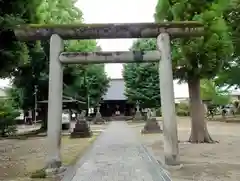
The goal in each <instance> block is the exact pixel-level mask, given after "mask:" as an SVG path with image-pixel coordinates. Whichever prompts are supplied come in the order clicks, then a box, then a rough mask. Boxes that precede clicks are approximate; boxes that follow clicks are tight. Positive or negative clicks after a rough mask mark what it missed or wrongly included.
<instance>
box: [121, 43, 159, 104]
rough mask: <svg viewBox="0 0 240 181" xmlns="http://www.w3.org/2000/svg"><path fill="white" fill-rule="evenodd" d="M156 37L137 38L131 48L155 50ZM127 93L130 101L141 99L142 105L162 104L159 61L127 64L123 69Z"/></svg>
mask: <svg viewBox="0 0 240 181" xmlns="http://www.w3.org/2000/svg"><path fill="white" fill-rule="evenodd" d="M155 49H156V41H155V40H154V39H143V40H137V41H135V42H134V43H133V46H132V48H131V50H135V51H146V50H155ZM123 78H124V81H125V87H126V88H125V95H126V96H127V98H128V100H129V101H130V102H136V101H139V103H140V104H141V106H142V107H157V106H160V90H159V75H158V64H157V63H132V64H125V65H124V69H123Z"/></svg>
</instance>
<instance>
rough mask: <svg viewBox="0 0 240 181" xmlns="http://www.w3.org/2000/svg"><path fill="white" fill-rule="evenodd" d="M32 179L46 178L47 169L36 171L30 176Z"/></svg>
mask: <svg viewBox="0 0 240 181" xmlns="http://www.w3.org/2000/svg"><path fill="white" fill-rule="evenodd" d="M30 177H31V178H46V177H47V174H46V171H45V169H40V170H36V171H35V172H33V173H32V174H31V175H30Z"/></svg>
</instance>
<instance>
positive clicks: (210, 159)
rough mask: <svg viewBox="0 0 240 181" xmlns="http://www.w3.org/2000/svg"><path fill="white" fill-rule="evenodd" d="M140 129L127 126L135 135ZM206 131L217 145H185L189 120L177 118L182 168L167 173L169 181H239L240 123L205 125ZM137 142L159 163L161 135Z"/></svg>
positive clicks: (150, 136)
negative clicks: (169, 177)
mask: <svg viewBox="0 0 240 181" xmlns="http://www.w3.org/2000/svg"><path fill="white" fill-rule="evenodd" d="M239 120H240V118H239ZM159 123H160V124H161V122H159ZM143 126H144V123H139V124H131V127H134V129H135V130H136V131H138V132H140V130H141V129H142V128H143ZM208 129H209V132H210V134H211V136H212V138H213V139H214V140H217V141H219V143H217V144H189V143H187V142H185V141H186V140H188V138H189V134H190V119H189V118H178V136H179V140H180V143H179V150H180V151H179V152H180V160H181V163H182V165H181V166H179V167H174V168H173V167H172V168H169V169H168V170H169V172H170V174H171V177H172V179H173V181H238V180H240V172H239V170H240V153H239V150H240V122H239V123H226V122H218V121H209V122H208ZM139 135H140V134H139ZM140 138H141V140H142V142H143V143H144V144H145V145H146V146H147V147H148V148H149V149H150V150H151V151H152V152H153V153H154V155H155V157H156V158H157V159H159V160H161V159H162V155H163V142H162V134H151V135H140Z"/></svg>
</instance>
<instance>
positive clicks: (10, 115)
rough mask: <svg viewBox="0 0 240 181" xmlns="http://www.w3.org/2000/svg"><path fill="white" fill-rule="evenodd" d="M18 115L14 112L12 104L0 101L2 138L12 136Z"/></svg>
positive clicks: (0, 130) (0, 133)
mask: <svg viewBox="0 0 240 181" xmlns="http://www.w3.org/2000/svg"><path fill="white" fill-rule="evenodd" d="M19 115H20V113H19V112H18V111H16V110H15V109H14V108H13V106H12V102H11V101H8V100H0V135H1V136H2V137H5V136H9V135H13V134H14V133H15V132H16V120H15V118H16V117H18V116H19Z"/></svg>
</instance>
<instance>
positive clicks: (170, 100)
mask: <svg viewBox="0 0 240 181" xmlns="http://www.w3.org/2000/svg"><path fill="white" fill-rule="evenodd" d="M202 27H203V25H202V24H201V23H199V22H162V23H128V24H76V25H23V26H18V27H17V28H16V29H15V30H14V32H15V35H16V37H17V38H18V40H20V41H36V40H49V39H50V70H49V103H48V131H47V135H48V137H47V139H48V160H47V166H48V167H49V168H57V167H60V166H61V157H60V146H61V113H62V89H63V65H64V64H98V63H134V62H140V63H141V62H156V61H159V60H160V61H159V77H160V78H161V80H159V81H160V91H161V94H160V95H161V105H162V115H163V135H164V161H165V164H167V165H175V164H177V163H178V159H179V158H178V152H179V151H178V135H177V122H176V115H175V104H174V91H173V74H172V62H171V49H170V37H171V38H181V37H185V36H187V37H189V36H195V37H197V36H202V35H203V28H202ZM103 38H104V39H113V38H157V45H158V50H156V51H147V52H92V53H79V52H64V48H63V40H70V39H103Z"/></svg>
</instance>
